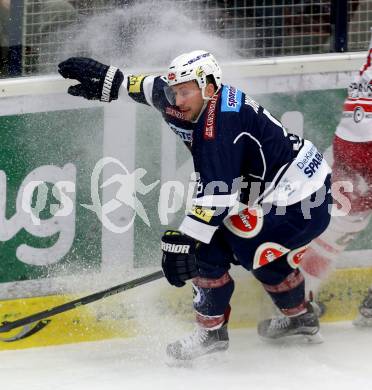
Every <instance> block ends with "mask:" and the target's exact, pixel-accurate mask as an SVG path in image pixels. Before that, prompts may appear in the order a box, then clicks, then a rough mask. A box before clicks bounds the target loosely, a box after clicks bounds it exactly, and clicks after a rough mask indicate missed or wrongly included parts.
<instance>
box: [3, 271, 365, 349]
mask: <svg viewBox="0 0 372 390" xmlns="http://www.w3.org/2000/svg"><path fill="white" fill-rule="evenodd" d="M232 275H233V276H234V279H235V282H236V287H235V292H234V296H233V298H232V302H231V305H232V314H231V319H230V326H231V327H232V328H243V327H255V326H256V323H257V321H259V320H261V319H263V318H267V316H270V315H272V314H273V313H274V311H273V306H272V304H271V302H270V300H269V299H268V297H267V295H266V293H265V292H264V291H263V289H262V288H261V286H260V285H259V284H258V283H257V281H255V280H254V279H253V278H252V277H251V275H249V274H248V273H246V272H244V273H241V272H239V270H238V269H237V268H235V269H234V270H233V271H232ZM371 280H372V268H369V269H361V268H359V269H357V268H356V269H340V270H337V271H336V272H335V273H334V274H333V275H332V277H331V278H330V279H329V281H328V282H327V283H326V284H325V285H324V287H323V289H322V290H321V292H320V295H319V299H320V301H321V302H322V303H324V305H325V307H326V312H325V314H324V316H323V317H322V318H321V322H333V321H345V320H352V319H354V318H355V316H356V314H357V308H358V305H359V304H360V301H361V299H362V298H363V296H364V294H365V291H366V289H367V288H368V286H369V285H370V283H371ZM345 286H347V287H346V288H345ZM79 296H80V295H79ZM77 297H78V296H71V295H69V296H48V297H36V298H26V299H17V300H9V301H2V302H1V303H0V321H1V322H2V321H12V320H15V319H18V318H20V317H23V316H26V315H30V314H33V313H36V312H39V311H42V310H45V309H48V308H51V307H54V306H57V305H60V304H62V303H65V302H67V301H70V300H72V299H75V298H77ZM191 302H192V292H191V286H190V285H188V286H186V287H184V288H182V289H176V288H174V287H170V286H168V285H167V284H166V282H165V281H164V280H162V281H158V282H154V283H153V284H152V285H151V286H150V285H149V286H147V287H139V288H138V290H137V291H135V290H132V291H127V292H124V293H122V294H120V295H118V296H114V297H110V298H107V299H106V300H104V301H100V302H96V303H93V304H91V305H89V306H85V307H80V308H77V309H74V310H72V311H69V312H66V313H63V314H59V315H57V316H54V317H51V320H52V321H51V322H50V323H49V325H47V326H46V327H45V328H44V329H43V330H41V331H40V332H39V333H37V334H35V335H33V336H31V337H28V338H26V339H24V340H20V341H17V342H13V343H5V342H1V343H0V350H6V349H23V348H31V347H42V346H48V345H59V344H68V343H76V342H83V341H93V340H103V339H108V338H116V337H132V336H135V335H146V332H148V329H151V327H153V326H156V323H157V318H160V317H161V318H162V319H164V318H169V321H171V322H176V323H177V325H178V326H180V324H181V326H183V327H184V328H185V331H186V330H189V329H190V328H191V326H192V324H193V319H194V318H193V316H194V313H193V310H192V304H191ZM152 331H153V330H152ZM12 334H14V331H13V333H12V332H8V333H4V334H3V335H0V336H6V337H9V336H11V335H12Z"/></svg>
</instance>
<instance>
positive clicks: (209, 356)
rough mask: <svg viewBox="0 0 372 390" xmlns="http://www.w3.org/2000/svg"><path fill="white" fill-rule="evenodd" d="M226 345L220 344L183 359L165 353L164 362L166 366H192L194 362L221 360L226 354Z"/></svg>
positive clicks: (202, 362)
mask: <svg viewBox="0 0 372 390" xmlns="http://www.w3.org/2000/svg"><path fill="white" fill-rule="evenodd" d="M228 347H229V344H225V345H221V346H220V348H218V349H212V350H210V351H206V352H205V353H204V354H202V355H196V356H193V357H189V358H185V359H177V358H175V357H173V356H169V355H167V358H166V360H165V364H166V365H167V366H168V367H176V368H192V367H193V366H194V364H197V365H200V364H209V363H211V362H221V361H224V360H225V359H226V358H227V356H228Z"/></svg>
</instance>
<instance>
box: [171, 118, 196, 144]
mask: <svg viewBox="0 0 372 390" xmlns="http://www.w3.org/2000/svg"><path fill="white" fill-rule="evenodd" d="M168 126H169V127H170V128H171V129H172V130H173V131H174V132H175V133H176V134H177V135H178V136H179V137H180V138H181V139H182V141H183V142H187V143H191V142H192V132H193V131H192V130H190V129H182V128H181V127H178V126H175V125H173V124H172V123H170V122H168Z"/></svg>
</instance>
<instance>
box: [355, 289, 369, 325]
mask: <svg viewBox="0 0 372 390" xmlns="http://www.w3.org/2000/svg"><path fill="white" fill-rule="evenodd" d="M353 324H354V325H356V326H367V327H372V287H370V288H369V289H368V293H367V296H366V297H365V298H364V299H363V301H362V303H361V305H360V306H359V314H358V316H357V318H356V319H355V320H354V321H353Z"/></svg>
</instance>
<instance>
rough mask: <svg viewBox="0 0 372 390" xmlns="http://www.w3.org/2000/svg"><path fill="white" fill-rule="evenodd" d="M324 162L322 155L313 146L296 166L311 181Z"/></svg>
mask: <svg viewBox="0 0 372 390" xmlns="http://www.w3.org/2000/svg"><path fill="white" fill-rule="evenodd" d="M322 162H323V155H322V153H320V152H318V149H317V148H316V147H315V146H314V145H313V146H312V147H311V149H310V150H308V151H307V152H306V153H305V155H304V157H303V158H302V160H301V161H299V162H298V163H297V164H296V165H297V167H298V168H300V170H301V171H303V173H304V174H305V175H306V176H307V177H308V178H309V179H310V178H311V177H312V176H313V175H314V174H315V173H316V171H317V170H318V168H319V167H320V166H321V164H322Z"/></svg>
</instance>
